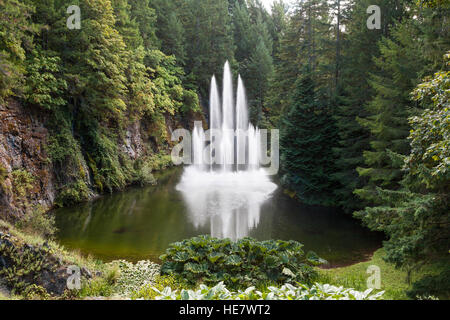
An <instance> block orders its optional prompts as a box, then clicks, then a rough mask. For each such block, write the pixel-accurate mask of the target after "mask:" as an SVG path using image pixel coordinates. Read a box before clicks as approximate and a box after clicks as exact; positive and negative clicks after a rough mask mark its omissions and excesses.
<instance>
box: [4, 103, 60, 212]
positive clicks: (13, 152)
mask: <svg viewBox="0 0 450 320" xmlns="http://www.w3.org/2000/svg"><path fill="white" fill-rule="evenodd" d="M43 122H44V121H43V119H42V117H40V116H39V115H38V114H34V113H32V112H29V111H27V110H24V108H22V107H21V106H20V105H19V104H18V103H17V102H16V101H9V102H8V103H7V104H6V105H0V173H1V175H2V176H1V177H0V183H1V185H0V217H7V216H8V215H21V214H23V212H24V210H25V206H28V205H34V204H40V205H42V206H43V207H45V208H49V207H50V206H51V205H52V203H53V201H54V199H55V186H54V177H53V170H52V165H51V163H50V161H49V160H48V156H47V154H46V151H45V145H46V141H47V138H48V131H47V129H46V128H45V127H44V124H43ZM15 170H26V171H27V172H28V173H30V174H31V177H33V180H34V181H33V183H32V184H31V186H30V188H27V190H25V192H26V194H25V195H24V197H21V196H20V195H19V194H17V192H15V190H14V181H13V174H12V173H13V172H14V171H15Z"/></svg>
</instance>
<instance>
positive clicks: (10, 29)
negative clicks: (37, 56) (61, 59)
mask: <svg viewBox="0 0 450 320" xmlns="http://www.w3.org/2000/svg"><path fill="white" fill-rule="evenodd" d="M33 10H34V7H32V6H30V5H28V4H25V3H24V2H23V1H19V0H0V103H2V102H3V101H4V99H5V98H7V97H8V96H11V95H13V94H14V93H16V94H20V92H18V89H19V88H20V87H21V85H22V84H23V75H24V73H25V63H24V61H25V58H26V56H25V53H26V51H25V50H26V49H31V48H32V45H33V40H32V35H33V34H34V33H35V32H36V28H35V26H34V25H33V24H32V23H31V22H30V19H29V16H30V14H31V13H32V12H33Z"/></svg>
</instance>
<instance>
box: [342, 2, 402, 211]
mask: <svg viewBox="0 0 450 320" xmlns="http://www.w3.org/2000/svg"><path fill="white" fill-rule="evenodd" d="M372 4H377V5H379V6H380V8H382V12H383V19H382V21H381V22H382V28H381V29H380V30H376V29H375V30H369V29H368V28H367V26H366V20H367V18H368V15H367V13H366V10H367V8H368V7H369V6H370V5H372ZM342 15H343V17H342V23H343V24H344V25H345V29H346V32H345V34H343V39H341V42H342V46H341V48H342V49H341V53H342V54H341V57H340V70H339V73H340V77H339V86H338V88H337V90H338V91H337V92H336V97H335V100H336V102H335V103H336V105H337V106H336V108H335V111H334V114H335V119H336V124H337V128H338V146H337V147H336V148H335V149H334V154H335V157H336V158H337V159H336V165H337V168H338V171H337V172H336V173H335V174H333V178H334V180H335V181H336V183H338V187H337V188H336V190H335V196H336V198H337V201H338V203H339V206H340V207H342V208H343V209H344V210H345V211H346V212H353V211H354V210H356V209H361V208H362V206H363V204H362V201H361V199H360V198H359V197H357V196H356V195H354V193H353V192H354V190H355V189H359V188H361V187H362V186H363V185H364V184H365V180H366V178H365V177H360V176H359V174H358V172H357V170H356V168H357V167H360V166H362V165H363V164H364V156H363V151H364V150H366V149H368V146H369V139H370V133H369V132H368V131H367V130H365V129H364V127H363V126H362V125H361V124H360V123H359V122H358V121H357V118H365V117H366V116H367V115H368V112H367V109H365V108H364V106H365V105H366V104H367V103H368V102H369V101H370V99H371V98H372V97H373V96H374V94H375V90H374V88H373V87H372V86H371V85H370V84H369V75H370V74H375V73H376V72H377V70H378V66H377V65H376V64H375V63H374V62H373V59H374V58H375V57H379V55H380V50H379V46H378V42H379V40H381V38H382V37H383V36H384V37H386V38H389V37H390V30H389V25H392V24H395V22H396V20H397V19H400V18H401V17H402V16H403V15H404V8H403V7H401V6H400V7H399V6H396V5H394V3H393V2H392V1H390V0H386V1H379V2H378V3H373V1H370V0H363V1H351V2H350V3H349V4H348V6H347V7H346V8H344V10H343V13H342Z"/></svg>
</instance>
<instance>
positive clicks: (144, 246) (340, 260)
mask: <svg viewBox="0 0 450 320" xmlns="http://www.w3.org/2000/svg"><path fill="white" fill-rule="evenodd" d="M182 172H183V169H182V168H174V169H170V170H166V171H164V172H161V173H158V174H157V175H156V177H157V178H158V185H156V186H150V187H145V188H131V189H128V190H127V191H124V192H121V193H117V194H113V195H108V196H104V197H101V198H99V199H97V200H95V201H92V202H88V203H84V204H80V205H77V206H75V207H71V208H62V209H58V210H55V215H56V223H57V226H58V229H59V231H58V235H57V237H58V240H59V242H60V243H61V244H62V245H64V246H65V247H66V248H69V249H78V250H79V251H81V253H83V254H90V255H92V256H94V257H96V258H98V259H101V260H103V261H112V260H116V259H126V260H129V261H134V262H136V261H139V260H153V261H156V262H158V257H159V256H160V255H161V254H162V253H163V252H164V251H165V250H166V248H167V247H168V245H169V244H170V243H172V242H176V241H180V240H183V239H187V238H190V237H193V236H196V235H203V234H208V235H212V236H216V237H228V238H232V239H236V238H240V237H245V236H249V237H253V238H255V239H258V240H268V239H281V240H297V241H299V242H301V243H302V244H304V246H305V247H304V249H305V251H309V250H312V251H315V252H316V253H317V254H318V255H319V256H321V257H322V258H324V259H326V260H328V261H329V263H330V264H329V267H335V266H342V265H348V264H352V263H356V262H359V261H363V260H365V259H367V258H368V257H369V256H370V255H371V254H372V253H373V252H374V251H375V250H376V249H378V248H380V247H381V241H382V240H383V238H382V236H381V235H380V234H378V233H373V232H370V231H369V230H367V229H365V228H363V227H362V226H361V225H360V223H359V221H357V220H355V219H353V218H351V217H349V216H348V215H345V214H344V213H342V212H341V211H339V210H335V209H329V208H321V207H310V206H305V205H302V204H300V203H298V202H297V201H295V200H293V199H291V198H290V197H289V196H287V195H285V194H284V193H283V191H282V190H281V188H277V189H276V190H275V191H273V193H272V194H271V195H270V197H269V198H268V199H266V200H265V201H262V202H260V204H259V205H258V207H257V208H254V207H252V208H250V209H248V210H244V211H242V210H233V211H227V210H222V209H223V208H221V206H224V205H226V201H225V202H224V201H216V200H214V199H215V198H214V197H213V198H211V199H212V200H213V201H212V202H213V203H214V204H215V206H211V207H207V208H206V207H205V206H203V205H202V201H205V200H204V199H203V198H201V197H197V196H196V197H193V196H189V195H190V193H189V189H188V190H179V188H177V185H179V183H180V180H181V176H182ZM209 191H210V190H204V192H205V193H207V192H209ZM237 192H238V193H239V191H237ZM219 193H220V190H219ZM211 199H210V200H211ZM222 200H223V199H222ZM196 202H197V203H196ZM200 208H202V210H200V211H198V209H200Z"/></svg>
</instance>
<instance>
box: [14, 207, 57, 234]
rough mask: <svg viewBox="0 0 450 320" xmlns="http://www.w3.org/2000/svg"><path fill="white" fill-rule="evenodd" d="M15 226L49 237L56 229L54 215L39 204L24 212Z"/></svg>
mask: <svg viewBox="0 0 450 320" xmlns="http://www.w3.org/2000/svg"><path fill="white" fill-rule="evenodd" d="M17 228H19V229H21V230H23V231H27V232H29V233H33V234H35V235H39V236H41V237H44V238H51V237H52V236H53V235H54V234H55V233H56V231H57V228H56V224H55V217H54V216H52V215H51V214H48V213H46V212H45V210H44V209H43V208H42V207H40V206H37V207H35V208H34V210H31V211H30V212H28V213H27V214H25V216H24V217H23V218H22V219H21V220H19V221H18V222H17Z"/></svg>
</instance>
